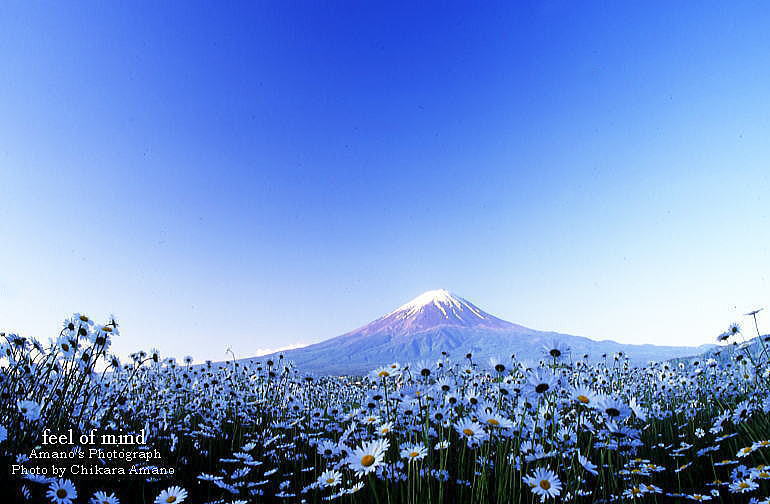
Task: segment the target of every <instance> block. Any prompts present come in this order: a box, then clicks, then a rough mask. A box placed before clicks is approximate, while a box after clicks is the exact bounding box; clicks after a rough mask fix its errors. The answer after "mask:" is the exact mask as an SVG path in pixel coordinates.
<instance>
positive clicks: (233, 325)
mask: <svg viewBox="0 0 770 504" xmlns="http://www.w3.org/2000/svg"><path fill="white" fill-rule="evenodd" d="M768 25H770V8H768V7H767V6H766V4H765V5H763V4H762V3H761V2H757V3H743V2H740V3H739V4H738V5H727V4H724V3H719V2H690V3H688V2H680V3H677V4H675V5H672V4H671V3H670V2H662V3H659V4H657V5H656V4H655V3H651V2H601V3H600V2H532V3H529V4H525V3H519V2H516V3H512V2H505V3H500V4H497V5H495V4H493V3H484V4H483V5H474V6H472V7H470V6H469V4H467V3H466V2H457V3H441V4H438V3H436V4H432V3H420V5H410V3H395V2H382V3H368V2H366V3H365V2H346V3H329V2H320V3H319V2H273V3H267V2H264V3H248V4H240V5H239V4H237V3H228V4H227V5H221V4H219V3H214V2H211V3H208V4H206V3H185V4H184V5H183V4H182V3H174V2H164V3H161V4H159V3H157V2H147V3H146V4H144V5H141V4H139V3H133V2H132V3H122V4H109V5H108V4H106V3H103V2H101V3H100V2H93V3H80V4H79V5H77V6H67V7H66V9H65V8H63V7H62V6H61V5H59V4H56V3H51V4H45V3H39V4H38V3H36V4H31V3H29V2H14V3H3V4H2V5H0V60H1V61H2V62H3V70H2V72H0V237H2V246H1V247H0V328H3V329H5V330H12V331H17V332H20V333H23V334H26V335H30V336H38V337H41V338H47V337H49V336H53V335H54V334H55V333H56V332H57V328H58V324H59V323H60V321H61V319H63V317H64V316H65V315H67V314H68V313H71V312H74V311H82V312H86V313H89V314H91V315H92V316H93V317H95V318H106V317H107V315H108V314H109V313H112V312H114V313H115V314H116V315H117V316H118V318H119V320H121V321H122V327H123V336H121V338H120V340H119V341H117V342H116V343H115V347H114V348H115V349H116V351H117V352H119V353H122V354H126V353H128V352H130V351H133V350H136V349H139V348H145V349H148V348H150V347H152V346H156V347H158V348H160V349H161V351H163V352H165V353H168V354H173V355H176V356H178V357H181V356H183V355H185V354H192V355H194V356H195V357H196V358H197V359H205V358H214V359H217V358H221V357H223V356H224V351H225V348H226V347H227V346H228V345H229V346H231V347H232V349H233V351H235V353H236V354H237V355H239V356H247V355H250V354H252V353H253V352H254V351H255V350H256V349H257V348H272V347H279V346H282V345H287V344H291V343H296V342H306V343H307V342H315V341H319V340H321V339H325V338H328V337H332V336H335V335H338V334H340V333H342V332H345V331H347V330H350V329H353V328H355V327H357V326H359V325H362V324H364V323H366V322H368V321H369V320H371V319H373V318H376V317H377V316H379V315H382V314H384V313H386V312H388V311H390V310H391V309H393V308H395V307H396V306H398V305H399V304H401V303H403V302H405V301H407V300H409V299H410V298H412V297H414V296H416V295H417V294H419V293H420V292H422V291H425V290H429V289H435V288H447V289H450V290H452V291H454V292H456V293H458V294H460V295H461V296H464V297H466V298H468V299H469V300H471V301H473V302H474V303H476V304H477V305H479V306H480V307H482V308H484V309H486V310H487V311H489V312H491V313H493V314H495V315H498V316H500V317H502V318H505V319H507V320H510V321H513V322H517V323H521V324H523V325H527V326H530V327H534V328H538V329H547V330H558V331H562V332H568V333H572V334H579V335H585V336H590V337H593V338H597V339H615V340H618V341H622V342H633V343H641V342H649V343H668V344H675V343H680V344H700V343H705V342H711V341H713V338H714V336H715V335H716V334H717V333H719V332H720V331H721V330H723V328H724V327H726V325H727V324H728V323H729V322H731V321H733V320H741V317H740V315H741V314H742V313H744V312H746V311H749V310H750V309H753V308H755V307H758V306H765V305H766V304H767V302H768V294H769V293H770V281H769V280H768V265H770V232H768V229H770V219H769V218H768V216H769V214H770V210H769V209H770V198H768V194H770V163H769V162H768V160H770V142H768V141H767V140H768V138H770V91H769V90H770V86H769V84H770V31H768V30H767V29H766V28H767V26H768Z"/></svg>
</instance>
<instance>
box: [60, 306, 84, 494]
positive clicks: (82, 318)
mask: <svg viewBox="0 0 770 504" xmlns="http://www.w3.org/2000/svg"><path fill="white" fill-rule="evenodd" d="M80 320H81V321H82V322H88V317H86V316H85V315H81V316H80ZM65 495H66V493H65Z"/></svg>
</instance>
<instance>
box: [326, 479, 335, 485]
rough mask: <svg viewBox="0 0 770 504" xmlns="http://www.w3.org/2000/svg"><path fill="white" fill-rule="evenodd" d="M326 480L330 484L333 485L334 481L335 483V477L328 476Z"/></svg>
mask: <svg viewBox="0 0 770 504" xmlns="http://www.w3.org/2000/svg"><path fill="white" fill-rule="evenodd" d="M326 482H327V483H329V484H330V485H331V484H332V483H334V478H328V479H327V480H326Z"/></svg>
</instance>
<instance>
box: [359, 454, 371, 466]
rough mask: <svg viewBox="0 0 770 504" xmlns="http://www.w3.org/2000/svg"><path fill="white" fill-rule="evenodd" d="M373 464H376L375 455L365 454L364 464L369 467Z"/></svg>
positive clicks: (362, 462)
mask: <svg viewBox="0 0 770 504" xmlns="http://www.w3.org/2000/svg"><path fill="white" fill-rule="evenodd" d="M372 464H374V457H373V456H372V455H364V456H363V457H361V465H362V466H364V467H369V466H370V465H372Z"/></svg>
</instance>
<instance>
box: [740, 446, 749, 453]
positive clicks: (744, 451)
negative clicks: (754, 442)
mask: <svg viewBox="0 0 770 504" xmlns="http://www.w3.org/2000/svg"><path fill="white" fill-rule="evenodd" d="M741 453H751V446H747V447H746V448H741Z"/></svg>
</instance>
